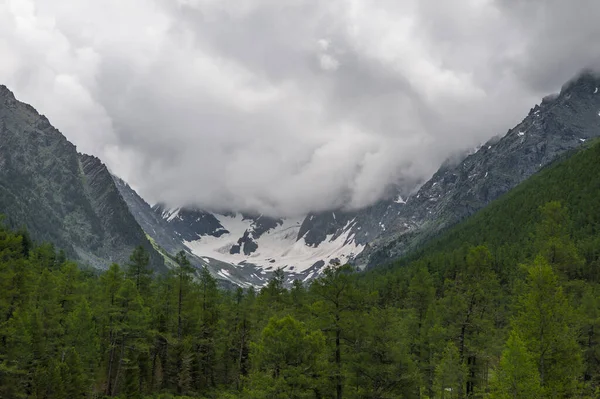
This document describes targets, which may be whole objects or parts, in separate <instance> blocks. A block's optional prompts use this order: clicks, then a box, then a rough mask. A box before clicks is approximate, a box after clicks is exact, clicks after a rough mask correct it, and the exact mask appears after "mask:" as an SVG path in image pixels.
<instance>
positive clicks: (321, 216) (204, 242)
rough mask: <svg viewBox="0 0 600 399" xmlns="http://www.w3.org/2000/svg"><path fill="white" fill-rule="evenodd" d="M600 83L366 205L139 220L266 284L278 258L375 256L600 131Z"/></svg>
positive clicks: (293, 273) (169, 213) (585, 79)
mask: <svg viewBox="0 0 600 399" xmlns="http://www.w3.org/2000/svg"><path fill="white" fill-rule="evenodd" d="M599 87H600V80H599V79H598V78H597V77H596V76H594V75H592V74H589V73H585V74H582V75H581V76H580V77H579V78H577V79H575V80H573V81H572V82H569V83H568V84H566V85H565V86H564V87H563V89H562V90H561V92H560V94H559V95H556V96H550V97H547V98H545V99H544V100H543V101H542V103H541V104H540V105H536V106H535V107H534V108H533V109H531V111H530V112H529V114H528V115H527V117H526V118H525V119H524V120H523V121H522V122H521V123H520V124H518V125H517V126H515V127H514V128H513V129H510V130H509V131H508V133H507V134H506V135H505V136H503V137H500V136H498V137H495V138H493V139H491V140H490V141H489V142H487V143H486V144H485V145H483V146H481V147H480V148H479V149H477V150H475V151H473V152H471V153H468V154H467V153H465V155H464V156H463V157H455V159H453V160H449V161H448V162H446V163H445V164H444V165H442V167H441V168H440V169H439V170H438V172H437V173H435V174H434V175H433V177H432V178H431V179H430V180H429V181H427V182H426V183H425V184H423V185H422V186H421V187H420V188H419V190H418V191H416V192H413V193H412V194H410V195H409V193H406V192H400V191H398V192H396V193H395V196H394V197H392V198H390V199H388V200H382V201H380V202H378V203H376V204H374V205H372V206H370V207H367V208H365V209H362V210H357V211H341V210H338V211H334V212H331V211H330V212H321V213H314V214H309V215H307V216H306V217H305V218H303V219H302V220H299V221H297V222H296V221H295V222H293V223H291V222H290V221H289V220H285V219H276V218H267V217H262V216H250V215H243V214H241V215H240V214H236V213H231V214H226V215H222V214H216V213H211V212H207V211H203V210H198V209H193V208H182V209H165V208H164V207H161V206H156V207H154V209H152V211H153V213H154V214H153V215H152V214H149V215H147V216H145V217H144V218H141V219H140V218H139V217H138V221H139V222H140V223H141V224H142V226H143V227H144V229H145V230H146V232H148V234H150V235H151V236H152V237H153V238H155V240H157V241H159V240H161V245H164V246H165V247H166V248H169V247H170V244H169V243H170V242H171V241H172V237H175V240H174V241H176V242H177V243H178V244H177V245H183V246H184V247H185V248H187V249H189V250H191V251H192V252H194V253H195V254H196V255H198V256H199V257H201V258H202V259H204V257H205V256H206V257H208V258H210V259H211V262H212V261H214V260H215V259H218V260H221V261H222V263H221V265H225V264H228V265H229V266H231V268H230V269H222V270H225V271H226V272H227V273H228V274H231V273H233V272H235V273H238V277H239V278H241V279H249V280H246V281H248V282H249V283H251V284H258V285H260V284H264V282H266V277H268V276H270V273H271V272H272V270H273V269H274V268H276V267H284V268H285V271H286V272H287V273H288V279H292V278H299V279H301V280H305V279H310V278H313V277H315V276H317V275H318V274H319V272H320V270H321V269H322V268H323V267H325V266H327V265H335V264H338V263H346V262H348V261H351V262H353V263H354V264H355V265H357V266H358V267H361V268H364V267H367V266H373V265H377V264H379V263H383V262H386V261H388V260H389V259H391V258H394V257H397V256H399V255H402V254H403V253H405V252H406V251H408V250H410V249H411V248H414V247H415V246H417V245H419V244H420V243H422V242H423V241H424V240H426V239H427V238H429V237H431V235H433V234H436V233H437V232H439V231H440V230H441V229H443V228H446V227H448V226H451V225H453V224H455V223H457V222H459V221H460V220H462V219H464V218H465V217H468V216H469V215H471V214H473V213H474V212H476V211H477V210H479V209H481V208H483V207H484V206H486V205H487V204H488V203H490V202H491V201H493V200H494V199H496V198H498V197H499V196H500V195H502V194H504V193H506V192H507V191H509V190H510V189H512V188H513V187H515V186H516V185H517V184H519V183H520V182H522V181H523V180H525V179H527V178H528V177H529V176H531V175H532V174H534V173H535V172H537V171H538V170H540V169H541V168H543V167H544V166H546V165H548V164H549V163H551V162H553V161H554V160H556V159H557V158H558V157H560V156H561V155H562V154H564V153H565V152H568V151H570V150H573V149H575V148H577V147H579V146H580V145H581V144H582V143H583V142H584V141H585V140H587V139H589V138H593V137H597V136H599V135H600V116H599V113H600V90H599V89H598V88H599ZM123 195H124V196H125V198H127V195H125V194H123ZM128 202H129V205H130V207H133V208H135V207H136V205H135V204H133V205H132V203H131V201H128ZM133 212H134V214H137V213H136V212H135V210H133ZM146 212H150V211H149V210H148V209H146ZM136 217H137V216H136ZM145 220H148V221H152V223H148V224H147V223H146V222H145ZM157 226H163V227H157ZM164 226H166V227H164ZM159 230H160V231H163V232H164V231H165V230H168V233H165V234H164V237H162V238H157V237H160V236H162V235H163V233H161V232H160V231H159ZM153 231H154V232H153ZM169 237H171V238H169ZM163 242H164V244H163ZM223 273H225V272H222V274H221V275H222V277H223V278H228V276H227V275H224V274H223Z"/></svg>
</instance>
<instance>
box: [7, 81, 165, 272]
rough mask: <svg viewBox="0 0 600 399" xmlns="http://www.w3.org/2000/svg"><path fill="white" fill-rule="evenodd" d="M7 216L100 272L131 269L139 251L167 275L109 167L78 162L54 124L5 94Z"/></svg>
mask: <svg viewBox="0 0 600 399" xmlns="http://www.w3.org/2000/svg"><path fill="white" fill-rule="evenodd" d="M0 213H2V214H4V215H5V223H7V224H8V225H10V226H13V227H20V226H25V227H27V229H28V230H29V231H30V233H31V236H32V237H33V238H34V239H35V240H38V241H49V242H51V243H53V244H54V245H55V246H56V247H57V248H61V249H63V250H65V252H66V253H67V254H68V255H69V256H70V257H72V258H75V259H77V260H79V261H81V262H82V263H84V264H88V265H90V266H93V267H96V268H106V267H107V266H108V265H110V263H112V262H117V263H120V264H124V263H126V262H127V261H128V259H129V255H130V254H131V252H132V251H133V249H134V248H135V247H136V246H138V245H143V246H144V247H145V248H146V249H147V250H148V251H149V252H150V259H151V263H152V266H153V267H154V268H156V269H163V268H164V262H163V259H162V256H161V255H160V254H158V252H156V251H155V250H154V249H153V247H152V245H151V243H150V242H149V241H148V239H147V238H146V236H145V234H144V232H143V230H142V229H141V228H140V226H139V225H138V224H137V222H136V221H135V219H134V217H133V216H132V215H131V213H130V212H129V209H128V207H127V204H126V203H125V201H123V198H122V197H121V195H120V193H119V191H118V190H117V188H116V187H115V185H114V183H113V180H112V177H111V175H110V173H109V171H108V169H107V168H106V166H105V165H104V164H103V163H102V162H101V161H100V160H99V159H98V158H95V157H92V156H88V155H84V154H79V153H77V150H76V148H75V146H74V145H73V144H72V143H70V142H69V141H68V140H67V139H66V138H65V137H64V136H63V135H62V134H61V133H60V132H59V131H58V130H56V129H55V128H54V127H52V125H51V124H50V122H49V121H48V119H47V118H46V117H45V116H43V115H40V114H38V113H37V112H36V110H35V109H34V108H33V107H31V106H30V105H27V104H24V103H22V102H19V101H17V100H16V99H15V97H14V95H13V93H12V92H10V91H9V90H8V89H7V88H6V87H5V86H0Z"/></svg>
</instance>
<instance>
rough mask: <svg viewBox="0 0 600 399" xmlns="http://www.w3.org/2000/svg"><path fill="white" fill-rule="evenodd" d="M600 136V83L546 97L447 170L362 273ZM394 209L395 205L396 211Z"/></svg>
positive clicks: (376, 248)
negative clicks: (520, 118)
mask: <svg viewBox="0 0 600 399" xmlns="http://www.w3.org/2000/svg"><path fill="white" fill-rule="evenodd" d="M597 136H600V78H599V77H598V76H597V75H594V74H592V73H583V74H581V75H580V76H579V77H578V78H577V79H575V80H573V81H571V82H569V83H567V84H565V85H564V86H563V88H562V89H561V91H560V93H559V94H558V95H555V96H549V97H546V98H545V99H544V100H543V101H542V102H541V104H540V105H536V106H535V107H534V108H532V109H531V110H530V112H529V114H528V115H527V117H525V119H524V120H523V121H522V122H521V123H519V124H518V125H517V126H515V127H514V128H512V129H510V130H509V131H508V132H507V133H506V135H505V136H504V137H502V138H500V139H493V140H491V141H490V142H488V143H486V144H485V145H483V146H482V147H481V148H480V149H479V150H478V151H477V152H476V153H474V154H472V155H469V156H468V157H467V158H466V159H464V160H463V161H462V162H460V163H458V164H456V165H445V166H443V167H442V168H440V170H439V171H438V172H437V173H435V174H434V175H433V177H432V178H431V179H430V180H429V181H428V182H427V183H425V184H424V185H423V186H422V187H421V188H420V190H419V191H418V192H417V193H416V195H413V196H411V197H410V198H408V200H407V201H406V204H404V205H403V206H402V207H401V208H400V209H398V210H397V211H395V212H392V213H391V214H389V215H388V217H385V218H384V219H382V220H381V223H382V224H385V226H386V229H385V231H384V230H382V231H381V232H380V233H379V234H378V235H377V236H376V237H374V239H373V240H372V241H370V242H369V243H368V245H367V246H366V248H365V250H364V251H363V252H362V253H361V254H360V256H359V257H357V258H356V259H355V263H356V264H357V265H359V266H361V267H365V266H369V265H370V266H373V265H376V264H378V263H381V262H384V261H386V260H388V259H390V258H394V257H397V256H399V255H402V254H403V253H406V251H408V250H410V249H411V248H413V247H415V246H416V245H418V244H420V243H422V242H423V241H425V240H426V239H427V238H428V237H431V236H432V235H433V234H436V233H437V232H439V231H440V230H441V229H443V228H445V227H448V226H450V225H453V224H455V223H457V222H458V221H460V220H462V219H464V218H465V217H467V216H469V215H471V214H473V213H474V212H476V211H477V210H479V209H481V208H483V207H485V206H486V205H487V204H488V203H490V202H491V201H492V200H494V199H496V198H498V197H499V196H500V195H502V194H504V193H506V192H507V191H509V190H510V189H511V188H513V187H515V186H516V185H517V184H519V183H520V182H522V181H524V180H525V179H527V178H528V177H530V176H531V175H533V174H534V173H536V172H537V171H539V170H540V169H541V168H543V167H544V166H546V165H548V164H550V163H551V162H553V161H554V160H556V159H557V158H558V157H559V156H560V155H561V154H564V153H565V152H566V151H569V150H572V149H574V148H577V147H579V146H581V144H582V143H584V142H585V141H586V140H588V139H590V138H593V137H597ZM390 206H391V205H390Z"/></svg>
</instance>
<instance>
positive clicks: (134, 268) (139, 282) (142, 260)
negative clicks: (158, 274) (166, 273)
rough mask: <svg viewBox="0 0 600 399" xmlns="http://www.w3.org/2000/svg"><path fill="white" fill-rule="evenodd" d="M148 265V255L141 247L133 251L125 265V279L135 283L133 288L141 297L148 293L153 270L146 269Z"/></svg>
mask: <svg viewBox="0 0 600 399" xmlns="http://www.w3.org/2000/svg"><path fill="white" fill-rule="evenodd" d="M149 264H150V255H149V254H148V252H147V251H146V250H145V249H144V247H143V246H141V245H140V246H138V247H136V248H135V249H134V250H133V253H132V254H131V256H130V257H129V263H128V264H127V277H129V278H130V279H132V280H133V281H134V282H135V287H136V288H137V290H138V291H139V292H140V294H142V295H146V294H147V293H148V289H149V287H150V281H151V280H152V274H153V270H152V269H150V268H148V265H149Z"/></svg>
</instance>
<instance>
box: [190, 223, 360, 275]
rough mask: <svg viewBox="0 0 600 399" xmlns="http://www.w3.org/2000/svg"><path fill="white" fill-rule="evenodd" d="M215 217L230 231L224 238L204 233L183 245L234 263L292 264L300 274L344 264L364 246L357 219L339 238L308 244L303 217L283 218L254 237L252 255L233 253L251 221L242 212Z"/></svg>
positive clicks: (264, 265)
mask: <svg viewBox="0 0 600 399" xmlns="http://www.w3.org/2000/svg"><path fill="white" fill-rule="evenodd" d="M215 216H216V217H217V219H218V220H219V222H220V223H221V225H222V226H223V227H224V228H225V229H226V230H227V231H228V232H229V233H226V234H223V235H222V236H221V237H213V236H203V237H201V238H200V239H199V240H195V241H184V244H185V245H186V246H187V247H188V248H189V249H190V250H191V251H192V253H194V254H195V255H197V256H201V257H211V258H214V259H217V260H220V261H222V262H226V263H230V264H232V265H234V266H236V265H237V266H239V265H240V264H241V263H243V262H248V263H252V264H254V265H256V266H257V267H260V268H263V269H267V268H269V269H274V268H278V267H281V268H284V269H288V270H289V269H290V268H292V267H293V271H294V272H296V273H299V272H302V271H304V270H306V269H308V268H310V267H311V266H313V265H314V264H315V263H317V262H319V261H324V262H325V264H326V265H327V264H329V263H330V262H337V261H339V263H340V264H344V263H346V262H348V261H349V260H350V259H352V258H353V257H354V256H356V255H358V254H359V253H361V252H362V251H363V250H364V248H365V246H364V245H359V244H356V242H355V241H354V234H353V233H352V229H351V227H352V226H353V225H354V224H355V223H356V221H355V219H352V220H350V221H348V222H347V223H346V225H345V226H344V227H343V228H342V230H341V232H342V233H341V234H339V235H338V236H337V237H334V234H330V235H327V236H326V238H325V240H324V241H323V242H321V243H320V244H319V245H317V246H316V247H312V246H309V245H308V243H307V242H306V241H305V237H301V238H300V239H298V233H299V231H300V227H301V225H302V223H301V220H299V219H298V220H296V219H284V220H283V223H282V224H278V225H277V227H275V228H273V229H270V230H269V231H268V232H267V233H266V234H263V235H261V236H260V237H259V238H254V242H255V243H256V244H257V245H258V249H257V250H256V251H255V252H253V253H252V254H250V255H245V254H244V253H243V251H240V253H237V254H231V253H230V250H231V247H232V246H234V245H237V241H238V239H239V238H241V237H242V236H243V235H244V233H245V232H246V230H248V229H251V224H252V221H250V220H242V217H241V215H236V216H235V217H231V216H223V215H215Z"/></svg>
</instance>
